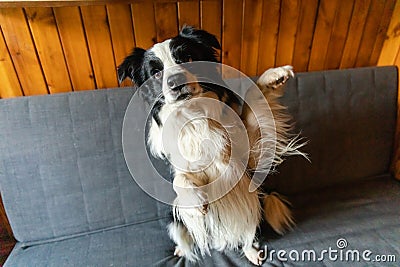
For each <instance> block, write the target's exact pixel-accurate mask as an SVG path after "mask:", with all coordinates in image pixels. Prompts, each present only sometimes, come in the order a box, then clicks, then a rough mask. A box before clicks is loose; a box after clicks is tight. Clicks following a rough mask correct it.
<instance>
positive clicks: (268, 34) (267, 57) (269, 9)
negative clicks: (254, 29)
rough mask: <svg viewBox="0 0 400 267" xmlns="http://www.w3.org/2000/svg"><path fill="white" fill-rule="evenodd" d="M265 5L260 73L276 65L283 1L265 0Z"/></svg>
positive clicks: (260, 48) (258, 70)
mask: <svg viewBox="0 0 400 267" xmlns="http://www.w3.org/2000/svg"><path fill="white" fill-rule="evenodd" d="M263 7H264V8H263V12H262V20H261V31H260V43H259V46H258V62H257V74H258V75H261V74H262V73H263V72H264V71H266V70H267V69H268V68H272V67H274V66H275V58H276V45H277V42H278V32H279V19H280V9H281V1H280V0H264V2H263Z"/></svg>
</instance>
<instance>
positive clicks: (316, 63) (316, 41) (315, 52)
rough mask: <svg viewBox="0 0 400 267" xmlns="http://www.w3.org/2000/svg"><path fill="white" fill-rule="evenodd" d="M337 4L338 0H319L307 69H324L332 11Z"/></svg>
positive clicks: (332, 17) (331, 25)
mask: <svg viewBox="0 0 400 267" xmlns="http://www.w3.org/2000/svg"><path fill="white" fill-rule="evenodd" d="M339 6H340V4H339V0H321V2H320V5H319V10H318V17H317V25H316V28H315V32H314V38H313V43H312V47H311V55H310V61H309V63H308V70H311V71H313V70H322V69H324V65H325V58H326V54H327V52H328V46H329V41H330V39H331V33H332V27H333V24H334V21H335V14H336V12H333V11H334V10H336V8H339Z"/></svg>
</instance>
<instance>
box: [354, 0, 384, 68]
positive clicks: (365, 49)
mask: <svg viewBox="0 0 400 267" xmlns="http://www.w3.org/2000/svg"><path fill="white" fill-rule="evenodd" d="M384 8H385V2H384V1H377V0H372V1H371V5H370V7H369V11H368V17H367V21H366V23H365V27H364V31H363V36H362V38H361V45H360V47H359V48H358V51H357V58H356V63H355V67H362V66H368V65H369V60H370V57H371V54H372V50H373V49H374V44H375V37H376V36H377V34H378V31H379V25H380V22H381V18H382V15H383V11H384Z"/></svg>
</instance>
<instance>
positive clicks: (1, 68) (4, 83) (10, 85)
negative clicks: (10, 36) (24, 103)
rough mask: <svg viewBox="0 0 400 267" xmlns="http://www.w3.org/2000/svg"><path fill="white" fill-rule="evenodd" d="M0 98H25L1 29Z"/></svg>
mask: <svg viewBox="0 0 400 267" xmlns="http://www.w3.org/2000/svg"><path fill="white" fill-rule="evenodd" d="M0 73H2V75H0V84H1V87H0V97H1V98H9V97H16V96H23V92H22V89H21V85H20V84H19V80H18V76H17V73H16V72H15V69H14V65H13V62H12V60H11V57H10V54H9V52H8V49H7V46H6V42H5V41H4V37H3V34H2V32H1V29H0Z"/></svg>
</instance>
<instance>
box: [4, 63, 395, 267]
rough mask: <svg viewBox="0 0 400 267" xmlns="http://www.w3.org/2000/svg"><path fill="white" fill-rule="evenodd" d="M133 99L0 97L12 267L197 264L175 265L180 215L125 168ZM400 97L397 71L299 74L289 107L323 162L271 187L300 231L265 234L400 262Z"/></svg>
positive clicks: (293, 166) (291, 244) (123, 94)
mask: <svg viewBox="0 0 400 267" xmlns="http://www.w3.org/2000/svg"><path fill="white" fill-rule="evenodd" d="M132 93H133V92H132V90H131V89H114V90H97V91H88V92H79V93H71V94H59V95H50V96H38V97H25V98H17V99H7V100H0V140H1V141H0V151H1V153H0V191H1V195H2V198H3V202H4V205H5V208H6V212H7V215H8V217H9V219H10V223H11V226H12V229H13V231H14V234H15V237H16V238H17V240H18V241H19V243H18V245H17V247H16V248H15V249H14V251H13V253H12V255H11V256H10V257H9V259H8V260H7V263H6V266H149V265H150V264H152V263H156V262H158V263H159V265H161V266H165V265H171V264H172V265H175V264H176V265H178V266H184V265H185V264H186V263H185V261H184V260H183V259H179V260H178V259H177V258H175V257H172V256H168V255H171V254H172V250H173V244H172V242H171V241H170V240H169V238H168V236H167V233H166V229H165V228H166V224H167V219H166V217H168V213H169V207H167V206H166V205H163V204H160V203H159V202H157V201H156V200H154V199H152V198H151V197H149V196H147V195H146V194H145V193H144V192H143V191H142V190H141V189H140V187H139V186H138V185H137V184H136V183H135V182H134V180H133V179H132V178H131V176H130V173H129V171H128V170H127V167H126V164H125V162H124V158H123V155H122V146H121V128H122V121H123V117H124V112H125V109H126V106H127V104H128V102H129V99H130V97H131V96H132ZM396 99H397V72H396V68H394V67H385V68H363V69H353V70H344V71H327V72H315V73H303V74H302V73H300V74H298V75H297V78H296V79H293V80H291V81H289V84H288V85H287V89H286V94H285V96H284V98H283V99H282V101H283V103H285V104H286V105H288V106H289V111H290V113H291V114H292V115H293V116H294V117H295V121H296V127H297V130H295V131H299V130H300V129H301V132H302V136H304V137H305V138H306V139H307V140H309V144H308V145H307V146H306V148H305V151H306V152H308V153H309V155H310V157H311V160H312V163H309V162H307V161H306V160H304V159H302V158H292V159H288V160H287V161H286V162H285V163H284V164H283V165H282V166H281V168H279V173H277V174H275V175H273V176H271V177H270V178H269V179H268V182H267V186H268V188H272V189H277V190H278V191H279V192H282V193H285V194H289V195H291V198H290V199H291V200H292V202H293V204H294V207H295V209H296V213H297V214H298V216H297V218H298V222H299V224H298V227H297V228H296V229H295V230H294V231H293V232H292V233H290V234H288V235H286V236H284V237H283V238H280V239H276V240H274V239H273V236H272V235H271V234H269V231H268V229H267V228H265V227H263V231H262V235H261V236H262V237H265V238H267V239H268V242H269V245H270V246H271V247H272V248H278V249H279V248H285V249H286V248H298V249H300V248H301V249H304V248H308V247H315V248H316V249H319V248H321V249H326V246H329V245H330V246H334V245H335V242H336V240H337V238H338V237H340V236H342V235H343V236H344V237H345V238H347V239H348V242H349V244H350V246H351V247H352V248H353V246H354V248H359V247H358V246H360V248H361V249H362V248H364V247H368V248H369V246H371V250H372V251H373V252H374V253H383V252H385V253H390V252H391V251H394V252H393V253H397V255H398V260H400V255H399V247H398V244H399V243H400V237H399V236H400V233H399V227H398V226H397V225H396V220H397V224H398V219H399V218H400V214H399V211H398V207H397V205H398V204H397V205H396V203H400V202H399V200H400V197H399V189H400V188H399V184H398V183H397V182H393V181H391V180H390V179H386V178H384V176H385V175H386V174H387V173H388V166H389V162H390V157H391V154H392V147H393V136H394V129H395V119H396ZM140 115H141V114H138V116H140ZM158 164H159V168H162V163H160V162H158ZM371 177H375V178H374V179H373V180H372V181H370V180H369V179H370V178H371ZM361 184H363V185H362V186H361ZM335 185H337V187H334V186H335ZM332 186H333V187H332ZM326 187H332V189H330V190H326V191H323V192H318V190H320V189H321V188H326ZM316 189H318V190H317V191H316ZM315 192H316V193H315ZM316 203H317V204H316ZM371 242H372V243H371ZM366 245H368V246H366ZM31 263H34V264H31ZM268 264H272V266H285V265H287V264H286V263H285V264H283V263H281V262H279V261H276V260H274V261H272V262H270V263H266V266H269V265H268ZM318 264H320V263H318ZM318 264H316V265H318ZM323 264H325V265H327V266H330V265H334V263H332V262H324V263H323ZM204 265H206V266H212V265H215V266H249V264H248V263H247V261H246V260H245V259H243V258H240V257H239V256H238V255H237V253H235V252H227V253H226V254H224V253H218V252H213V257H212V258H209V257H207V258H206V259H205V263H203V265H202V266H204ZM289 265H290V264H289ZM306 265H307V266H309V265H310V264H306ZM318 266H321V265H318ZM336 266H341V264H339V265H336ZM360 266H361V265H360Z"/></svg>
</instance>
